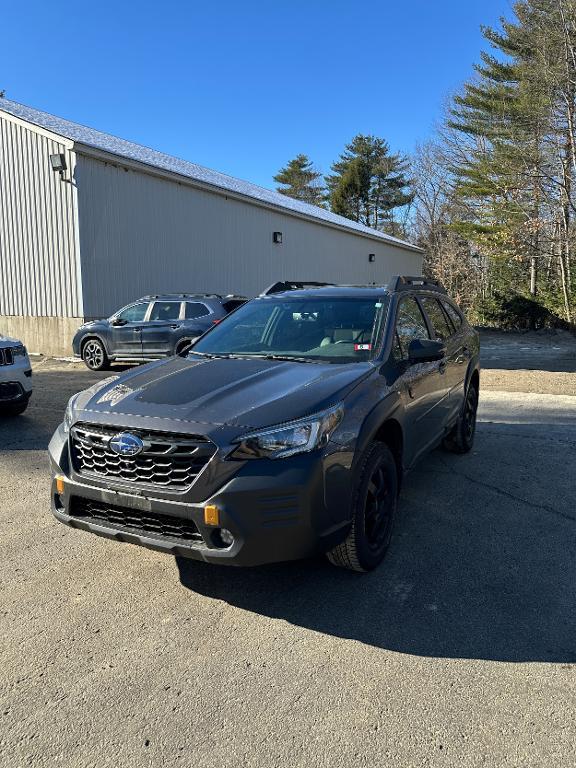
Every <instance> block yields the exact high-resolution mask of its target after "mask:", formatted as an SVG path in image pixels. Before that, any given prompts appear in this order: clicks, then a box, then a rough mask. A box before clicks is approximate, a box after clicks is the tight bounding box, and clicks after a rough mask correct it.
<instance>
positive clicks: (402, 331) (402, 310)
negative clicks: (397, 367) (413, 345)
mask: <svg viewBox="0 0 576 768" xmlns="http://www.w3.org/2000/svg"><path fill="white" fill-rule="evenodd" d="M429 338H430V334H429V333H428V326H427V325H426V321H425V320H424V315H423V314H422V310H421V309H420V307H419V306H418V303H417V301H416V299H414V298H413V297H410V298H408V299H403V300H402V302H401V304H400V307H399V308H398V316H397V318H396V331H395V333H394V347H393V352H394V357H395V359H396V360H407V359H408V347H409V346H410V342H411V341H413V340H414V339H420V340H423V339H429Z"/></svg>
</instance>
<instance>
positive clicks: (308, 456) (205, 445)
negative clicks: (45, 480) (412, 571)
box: [49, 277, 479, 571]
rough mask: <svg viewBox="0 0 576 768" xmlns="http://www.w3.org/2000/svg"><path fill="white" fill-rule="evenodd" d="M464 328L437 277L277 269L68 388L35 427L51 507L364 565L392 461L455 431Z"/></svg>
mask: <svg viewBox="0 0 576 768" xmlns="http://www.w3.org/2000/svg"><path fill="white" fill-rule="evenodd" d="M478 357H479V341H478V334H477V333H476V331H475V330H474V329H473V328H471V327H470V325H469V324H468V323H467V322H466V320H465V318H464V317H463V315H462V313H461V312H460V310H459V309H458V307H457V306H456V305H455V304H454V302H453V301H452V300H451V299H450V298H448V296H447V295H446V292H445V291H444V290H443V289H442V288H441V287H440V286H439V285H437V284H435V283H432V282H428V281H426V280H424V279H423V278H408V277H399V278H395V279H394V280H393V282H392V283H391V284H390V286H388V287H387V288H383V287H375V286H370V287H349V286H336V285H318V284H315V285H314V286H313V287H312V286H311V285H310V284H301V283H300V284H298V283H290V284H289V283H286V284H277V285H275V286H274V287H273V288H272V289H271V290H269V291H268V292H267V294H266V295H263V296H261V297H259V298H257V299H254V300H253V301H250V302H248V303H247V304H245V305H244V306H242V307H240V308H239V309H238V310H236V312H234V313H233V314H232V315H230V316H229V317H228V318H226V319H225V320H223V321H222V322H221V323H220V324H219V325H216V326H215V327H214V328H213V329H211V330H210V331H208V333H206V334H205V335H204V336H203V337H202V338H201V339H199V340H198V341H197V342H196V343H195V344H194V346H193V347H192V349H191V351H190V353H189V355H188V357H187V358H179V357H176V358H172V359H171V360H168V361H159V362H155V363H151V364H149V365H147V366H145V367H143V368H139V369H137V370H134V371H131V372H128V373H125V374H123V375H122V376H119V377H114V378H112V379H106V380H105V381H101V382H99V383H98V384H97V385H95V386H93V387H92V388H90V389H87V390H85V391H84V392H80V393H79V394H78V395H75V396H74V397H73V398H72V399H71V400H70V403H69V404H68V408H67V410H66V414H65V418H64V422H63V424H61V425H60V427H59V428H58V430H57V431H56V433H55V435H54V436H53V438H52V441H51V443H50V448H49V451H50V459H51V466H52V475H53V479H52V492H51V495H52V511H53V513H54V515H55V516H56V517H57V518H58V520H60V521H61V522H63V523H66V524H67V525H70V526H72V527H74V528H80V529H84V530H87V531H92V532H93V533H96V534H98V535H100V536H106V537H108V538H112V539H116V540H118V541H124V542H132V543H135V544H141V545H143V546H146V547H151V548H153V549H158V550H161V551H164V552H168V553H171V554H173V555H178V556H187V557H192V558H196V559H199V560H205V561H207V562H211V563H230V564H233V565H255V564H259V563H266V562H271V561H278V560H290V559H296V558H302V557H306V556H309V555H312V554H314V553H316V552H325V553H327V555H328V558H329V559H330V561H331V562H333V563H335V564H336V565H340V566H345V567H348V568H352V569H354V570H358V571H367V570H370V569H372V568H374V567H375V566H377V565H378V564H379V563H380V561H381V560H382V558H383V556H384V554H385V551H386V549H387V547H388V544H389V542H390V537H391V533H392V525H393V521H394V516H395V512H396V506H397V499H398V493H399V489H400V485H401V481H402V478H403V475H404V473H405V471H406V470H408V469H410V467H412V466H413V465H414V463H415V462H416V461H417V460H418V459H419V458H421V457H422V455H423V454H425V453H426V452H427V451H429V450H431V449H432V448H434V447H435V446H437V445H438V444H440V443H443V445H444V446H445V447H446V448H447V449H448V450H451V451H454V452H456V453H464V452H466V451H469V450H470V448H471V447H472V443H473V439H474V430H475V423H476V408H477V404H478V391H479V362H478Z"/></svg>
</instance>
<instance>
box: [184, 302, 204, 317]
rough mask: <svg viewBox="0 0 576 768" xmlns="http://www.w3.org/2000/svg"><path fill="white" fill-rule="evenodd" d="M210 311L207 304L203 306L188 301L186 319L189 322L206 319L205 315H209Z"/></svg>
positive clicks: (199, 303)
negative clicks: (201, 318) (194, 319)
mask: <svg viewBox="0 0 576 768" xmlns="http://www.w3.org/2000/svg"><path fill="white" fill-rule="evenodd" d="M209 314H210V310H209V309H208V307H207V306H206V304H202V303H201V302H199V301H187V302H186V313H185V315H184V317H185V318H186V319H187V320H190V319H192V318H194V317H204V316H205V315H209Z"/></svg>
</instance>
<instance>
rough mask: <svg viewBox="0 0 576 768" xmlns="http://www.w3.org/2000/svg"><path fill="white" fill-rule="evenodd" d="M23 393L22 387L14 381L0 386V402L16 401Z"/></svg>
mask: <svg viewBox="0 0 576 768" xmlns="http://www.w3.org/2000/svg"><path fill="white" fill-rule="evenodd" d="M23 392H24V390H23V389H22V386H21V385H20V384H18V382H16V381H9V382H8V383H6V384H0V400H17V399H18V398H19V397H21V396H22V394H23Z"/></svg>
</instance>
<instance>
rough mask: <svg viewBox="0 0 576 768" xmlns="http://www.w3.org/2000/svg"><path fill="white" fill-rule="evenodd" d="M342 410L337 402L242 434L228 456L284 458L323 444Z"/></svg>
mask: <svg viewBox="0 0 576 768" xmlns="http://www.w3.org/2000/svg"><path fill="white" fill-rule="evenodd" d="M343 413H344V409H343V407H342V405H336V406H334V407H333V408H329V409H328V410H326V411H323V412H322V413H317V414H315V415H314V416H308V417H307V418H305V419H298V421H291V422H288V423H286V424H279V425H278V426H276V427H271V428H269V429H266V430H263V431H261V432H253V433H251V434H249V435H244V436H243V437H241V438H240V439H239V440H238V447H237V448H235V449H234V451H233V452H232V454H231V456H232V458H234V459H262V458H268V459H284V458H286V457H287V456H294V454H296V453H307V452H308V451H313V450H315V449H316V448H320V447H321V446H323V445H326V443H327V442H328V440H329V439H330V436H331V435H332V433H333V432H334V430H335V429H336V427H337V426H338V424H340V422H341V421H342V416H343Z"/></svg>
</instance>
